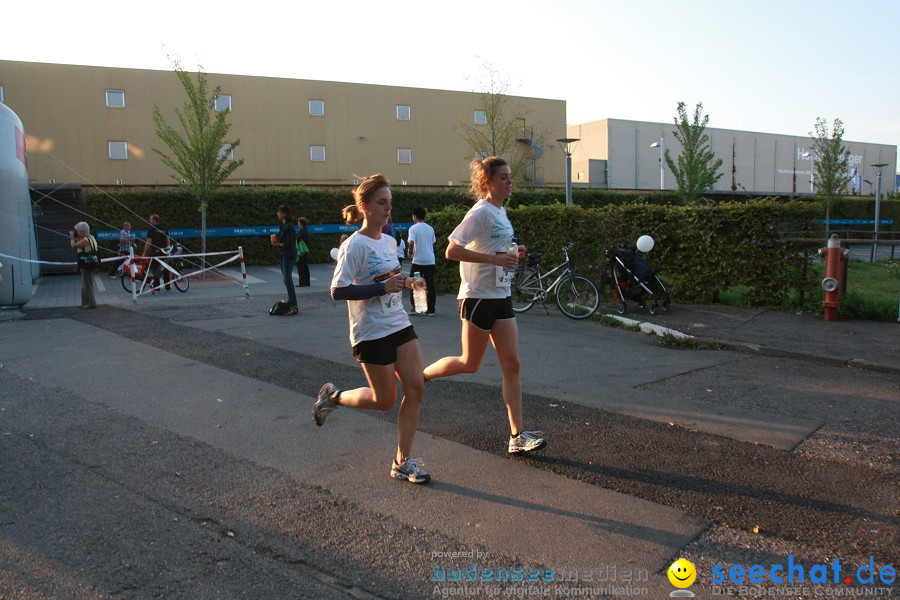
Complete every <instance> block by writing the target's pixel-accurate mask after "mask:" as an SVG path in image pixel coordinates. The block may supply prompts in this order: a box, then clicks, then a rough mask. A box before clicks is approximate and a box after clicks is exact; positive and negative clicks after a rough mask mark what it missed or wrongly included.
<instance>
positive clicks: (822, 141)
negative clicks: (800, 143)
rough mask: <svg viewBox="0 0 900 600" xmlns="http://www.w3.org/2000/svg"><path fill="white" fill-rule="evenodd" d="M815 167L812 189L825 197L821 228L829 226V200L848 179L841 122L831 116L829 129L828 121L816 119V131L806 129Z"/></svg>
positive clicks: (848, 173) (848, 160) (839, 190)
mask: <svg viewBox="0 0 900 600" xmlns="http://www.w3.org/2000/svg"><path fill="white" fill-rule="evenodd" d="M809 135H810V137H811V138H812V147H813V157H812V158H813V160H814V161H815V162H814V164H815V170H814V175H813V181H814V182H815V185H816V192H818V194H819V195H820V196H822V197H823V198H824V199H825V231H830V230H831V202H832V201H833V200H835V199H836V198H837V197H838V196H841V195H843V194H844V193H845V192H846V191H847V185H848V184H849V183H850V169H849V164H850V151H849V150H847V149H846V148H845V147H844V143H843V138H844V124H843V123H842V122H841V120H840V119H835V120H834V125H833V126H832V128H831V133H830V134H829V132H828V121H826V120H825V119H823V118H822V117H819V118H818V119H816V132H815V133H814V134H813V133H812V132H810V134H809Z"/></svg>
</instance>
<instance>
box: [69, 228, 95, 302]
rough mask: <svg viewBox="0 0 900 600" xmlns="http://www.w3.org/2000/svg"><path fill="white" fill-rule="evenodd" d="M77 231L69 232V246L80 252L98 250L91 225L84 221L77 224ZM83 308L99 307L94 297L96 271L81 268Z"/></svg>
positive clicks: (85, 252)
mask: <svg viewBox="0 0 900 600" xmlns="http://www.w3.org/2000/svg"><path fill="white" fill-rule="evenodd" d="M74 229H75V231H70V232H69V246H70V247H71V248H72V249H73V250H75V252H77V253H79V254H88V253H90V252H94V253H96V252H97V240H95V239H94V236H92V235H91V227H90V225H88V224H87V223H85V222H84V221H81V222H80V223H77V224H76V225H75V228H74ZM79 271H80V272H81V308H97V300H96V299H94V271H93V270H92V269H87V268H81V269H79Z"/></svg>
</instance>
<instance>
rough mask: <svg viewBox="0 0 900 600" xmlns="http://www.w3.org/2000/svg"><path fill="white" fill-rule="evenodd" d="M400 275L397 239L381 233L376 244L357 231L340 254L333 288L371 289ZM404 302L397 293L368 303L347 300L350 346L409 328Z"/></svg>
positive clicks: (341, 249) (365, 301)
mask: <svg viewBox="0 0 900 600" xmlns="http://www.w3.org/2000/svg"><path fill="white" fill-rule="evenodd" d="M399 272H400V262H399V261H398V260H397V242H396V241H395V240H394V238H392V237H391V236H389V235H386V234H384V233H382V234H381V239H377V240H373V239H372V238H370V237H369V236H367V235H363V234H361V233H359V232H358V231H357V232H355V233H354V234H353V235H351V236H350V237H349V238H347V240H346V241H345V242H344V243H343V244H341V247H340V249H339V250H338V257H337V265H336V266H335V267H334V277H332V279H331V287H332V288H342V287H347V286H348V285H351V284H353V285H369V284H372V283H375V282H378V281H384V280H385V279H387V278H388V277H390V276H391V274H392V273H399ZM401 298H402V296H401V293H400V292H395V293H393V294H385V295H383V296H376V297H374V298H369V299H368V300H347V312H348V313H349V316H350V345H351V346H356V345H357V344H359V343H360V342H366V341H369V340H377V339H380V338H383V337H386V336H388V335H390V334H392V333H396V332H398V331H400V330H401V329H405V328H407V327H409V326H410V322H409V316H408V315H407V314H406V311H405V310H404V309H403V302H402V301H401Z"/></svg>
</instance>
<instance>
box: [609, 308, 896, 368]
mask: <svg viewBox="0 0 900 600" xmlns="http://www.w3.org/2000/svg"><path fill="white" fill-rule="evenodd" d="M603 316H604V317H610V318H612V319H615V320H616V321H619V322H620V323H623V324H625V325H629V326H638V327H640V329H641V332H642V333H653V334H656V335H658V336H659V337H663V336H665V335H671V336H673V337H676V338H681V339H694V340H697V341H699V342H708V343H710V344H717V345H718V346H719V347H720V348H721V349H722V350H732V351H736V352H752V353H754V354H760V355H762V356H772V357H776V358H792V359H795V360H806V361H812V362H818V363H822V364H826V365H832V366H837V367H851V368H855V369H865V370H867V371H876V372H879V373H888V374H892V375H900V367H892V366H888V365H882V364H878V363H874V362H872V361H869V360H865V359H863V358H850V359H842V358H834V357H831V356H821V355H818V354H809V353H805V352H794V351H792V350H782V349H780V348H775V347H772V346H762V345H760V344H752V343H749V342H732V341H728V340H720V339H716V338H710V337H703V336H693V335H689V334H687V333H684V332H682V331H678V330H676V329H670V328H668V327H663V326H662V325H656V324H654V323H649V322H646V321H638V320H636V319H629V318H627V317H622V316H619V315H614V314H604V315H603Z"/></svg>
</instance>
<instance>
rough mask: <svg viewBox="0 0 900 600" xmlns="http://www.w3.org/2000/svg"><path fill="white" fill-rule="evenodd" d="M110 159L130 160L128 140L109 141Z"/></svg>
mask: <svg viewBox="0 0 900 600" xmlns="http://www.w3.org/2000/svg"><path fill="white" fill-rule="evenodd" d="M107 144H108V146H109V158H110V160H128V142H107Z"/></svg>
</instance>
